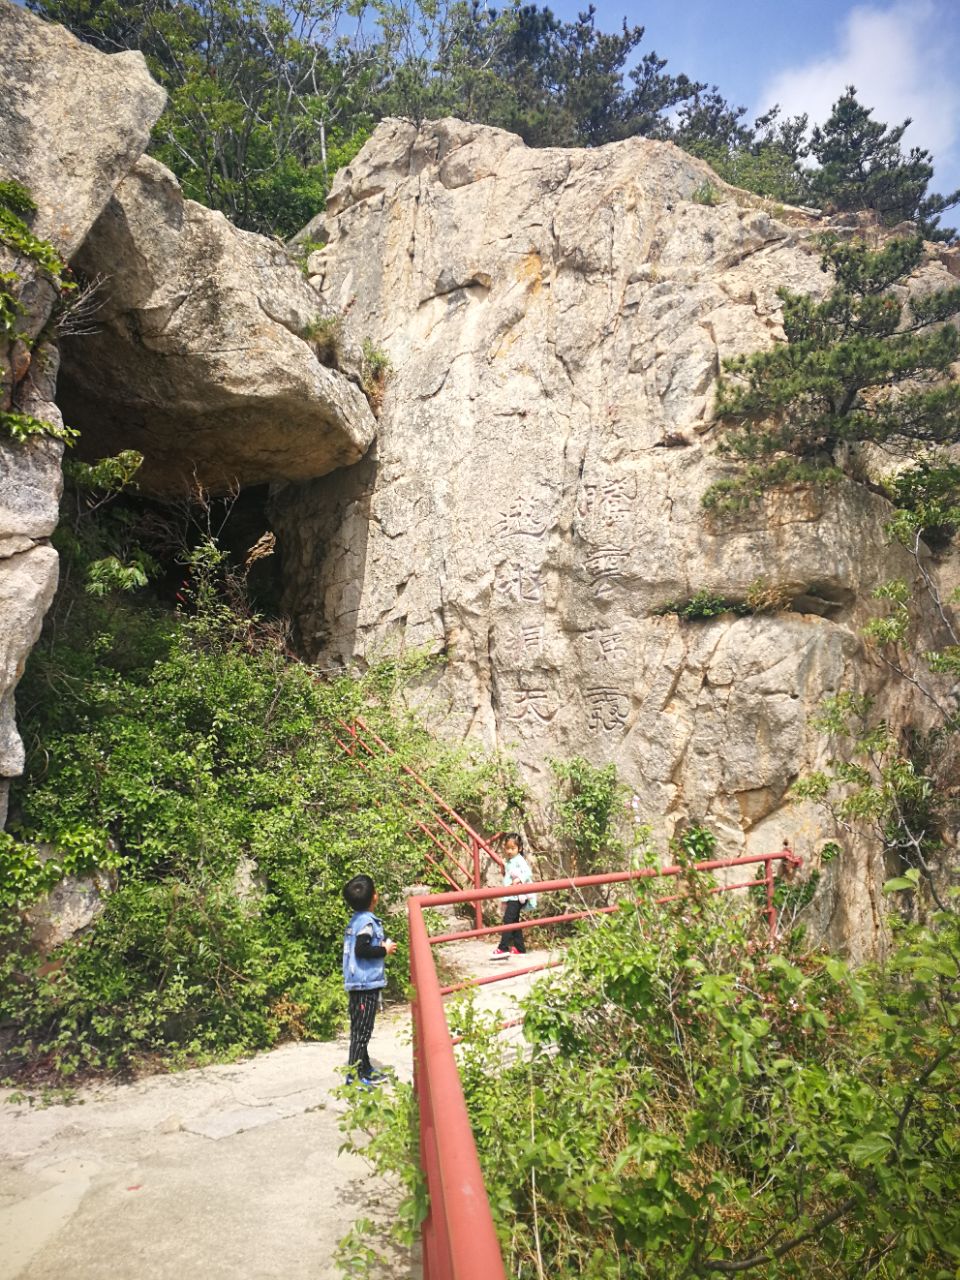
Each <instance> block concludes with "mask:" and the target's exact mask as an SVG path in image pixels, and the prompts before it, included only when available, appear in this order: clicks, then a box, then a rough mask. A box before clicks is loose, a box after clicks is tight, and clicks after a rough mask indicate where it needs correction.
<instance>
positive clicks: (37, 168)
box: [0, 0, 165, 827]
mask: <svg viewBox="0 0 960 1280" xmlns="http://www.w3.org/2000/svg"><path fill="white" fill-rule="evenodd" d="M164 102H165V95H164V92H163V90H162V89H161V88H160V86H159V85H158V84H156V83H155V82H154V81H153V80H152V79H151V77H150V75H149V73H148V71H147V68H146V64H145V62H144V60H143V58H142V56H141V55H140V54H139V53H124V54H117V55H114V56H109V57H108V56H107V55H105V54H102V53H98V52H97V51H96V50H95V49H91V48H90V47H89V46H87V45H84V44H81V42H80V41H79V40H76V39H75V38H74V37H73V36H71V35H69V34H68V32H66V31H65V30H64V29H63V28H62V27H55V26H51V25H50V24H48V23H45V22H41V21H40V20H39V19H37V18H35V17H33V16H32V15H31V14H29V13H27V12H26V11H25V10H24V9H22V8H21V7H20V6H19V5H14V4H10V3H9V0H0V179H5V180H11V179H12V180H14V181H16V182H18V183H20V184H21V185H22V186H23V187H25V188H27V190H28V191H29V193H30V195H31V196H32V198H33V200H34V201H35V202H36V205H37V211H36V214H35V215H34V216H33V217H32V219H31V228H30V229H31V231H32V232H33V234H34V235H35V236H37V237H38V238H41V239H44V240H47V241H48V242H50V243H51V244H52V245H53V246H54V247H55V248H56V249H57V250H58V251H59V252H60V253H61V254H62V255H63V256H64V257H68V256H69V255H70V254H72V253H73V252H74V250H75V249H76V248H77V246H78V245H79V244H80V242H81V240H82V239H83V237H84V236H85V235H86V234H87V232H88V231H89V229H90V227H91V226H92V225H93V223H94V221H95V220H96V218H97V217H98V216H99V214H100V211H101V210H102V208H103V206H104V205H105V204H106V202H107V200H108V199H109V198H110V195H111V192H112V191H113V189H114V187H115V186H116V185H117V183H118V182H119V181H120V179H121V178H122V177H123V176H124V174H125V173H126V172H127V171H128V170H129V169H130V167H131V165H132V164H133V163H134V162H135V161H136V159H137V157H138V156H139V155H140V154H141V152H142V151H143V148H144V147H145V146H146V144H147V140H148V138H149V136H150V130H151V128H152V126H153V124H154V121H155V120H156V119H157V117H158V116H159V114H160V112H161V111H162V110H163V105H164ZM0 272H3V273H9V274H10V275H12V279H10V278H9V276H8V279H7V281H6V283H5V287H6V288H7V289H8V291H10V292H12V293H13V294H14V295H16V296H18V298H19V302H20V306H21V309H22V314H21V316H20V318H19V320H18V330H19V333H20V334H21V335H23V336H18V338H17V339H16V340H15V341H11V342H9V343H2V342H0V410H2V411H4V412H9V411H10V410H11V409H12V410H15V411H17V412H20V413H26V414H30V415H32V416H33V417H35V418H39V419H41V420H42V421H45V422H49V423H52V424H53V425H55V426H62V418H61V416H60V411H59V409H58V408H57V407H56V405H55V404H54V402H53V400H54V388H55V384H56V372H57V351H56V347H55V346H54V345H53V344H52V343H51V342H49V341H47V340H46V339H41V340H39V341H37V338H38V335H40V334H41V331H42V330H43V329H44V327H45V326H46V325H47V323H48V320H49V318H50V314H51V310H52V308H53V306H54V304H55V303H56V301H57V290H56V289H55V287H54V285H53V284H52V283H51V281H50V280H49V279H48V278H47V277H46V275H45V274H44V272H43V271H42V270H41V269H40V267H39V266H38V265H37V263H36V262H35V261H33V260H32V259H31V258H30V257H27V256H23V255H20V254H18V253H16V252H14V251H13V250H12V249H11V248H9V247H7V246H3V245H0ZM62 451H63V446H62V445H61V444H59V443H57V442H56V441H54V440H51V439H44V438H36V439H34V440H33V441H30V442H27V443H18V442H15V441H13V440H12V439H9V438H7V437H5V436H4V435H3V434H2V433H0V827H2V825H3V822H4V818H5V816H6V806H7V789H8V783H7V779H8V778H9V777H11V776H14V775H16V774H18V773H19V772H20V770H21V768H22V764H23V746H22V743H21V742H20V738H19V735H18V734H17V731H16V725H15V719H14V689H15V686H16V684H17V681H18V680H19V678H20V675H21V673H22V671H23V665H24V662H25V661H26V657H27V655H28V653H29V651H30V649H31V647H32V645H33V644H34V643H35V641H36V639H37V636H38V635H39V633H40V628H41V625H42V622H43V616H44V614H45V612H46V610H47V608H48V607H49V605H50V602H51V600H52V599H53V595H54V592H55V590H56V586H57V555H56V552H55V551H54V550H53V548H52V547H51V546H50V543H49V538H50V535H51V534H52V533H53V530H54V528H55V527H56V523H57V508H58V503H59V498H60V489H61V473H60V459H61V454H62Z"/></svg>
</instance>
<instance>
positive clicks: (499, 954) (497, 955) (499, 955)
mask: <svg viewBox="0 0 960 1280" xmlns="http://www.w3.org/2000/svg"><path fill="white" fill-rule="evenodd" d="M509 954H510V952H509V951H501V950H500V948H499V947H497V949H496V951H495V952H494V953H493V955H492V956H491V957H490V959H491V960H506V958H507V956H508V955H509Z"/></svg>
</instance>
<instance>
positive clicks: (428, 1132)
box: [407, 844, 800, 1280]
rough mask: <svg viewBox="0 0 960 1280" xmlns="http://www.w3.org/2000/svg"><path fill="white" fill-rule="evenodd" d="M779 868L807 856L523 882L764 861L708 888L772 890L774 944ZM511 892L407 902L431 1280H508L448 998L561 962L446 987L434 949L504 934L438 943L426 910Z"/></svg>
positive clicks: (611, 880) (427, 1279)
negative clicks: (748, 874) (754, 872)
mask: <svg viewBox="0 0 960 1280" xmlns="http://www.w3.org/2000/svg"><path fill="white" fill-rule="evenodd" d="M776 862H784V863H785V864H786V865H787V866H788V867H791V868H792V867H796V866H799V864H800V859H799V858H798V857H797V856H796V855H795V854H794V853H793V852H792V850H791V849H789V848H788V847H787V846H786V844H785V845H784V848H783V849H781V850H780V851H779V852H778V853H758V854H748V855H746V856H744V857H741V858H712V859H710V860H709V861H705V862H698V863H695V864H694V865H693V866H690V867H681V866H679V865H677V864H673V865H670V866H666V867H643V868H641V869H639V870H637V871H617V872H611V873H609V874H607V875H593V876H574V877H571V878H569V879H561V880H546V881H540V882H538V883H535V884H531V885H525V886H524V890H525V892H527V893H538V894H539V893H552V892H555V891H559V890H569V889H581V888H587V887H589V886H591V885H599V884H624V883H626V882H628V881H631V880H645V879H651V878H653V877H659V876H664V877H670V876H679V875H684V874H687V873H689V872H691V871H718V870H720V869H721V868H723V867H739V866H756V865H758V864H759V863H763V864H764V875H763V877H762V879H759V880H745V881H738V882H737V883H736V884H730V885H718V886H716V887H714V888H711V889H710V890H709V892H711V893H729V892H732V891H733V890H736V889H742V888H745V887H748V886H750V885H754V884H763V885H765V886H766V890H767V892H766V898H767V905H766V909H765V911H764V914H765V915H766V917H767V921H768V926H769V929H770V940H771V944H773V943H774V942H775V941H776V933H777V911H776V907H775V905H774V896H773V895H774V876H773V866H774V863H776ZM511 893H516V887H515V886H514V887H512V888H511V887H504V888H488V889H480V888H473V889H464V890H460V891H458V892H454V893H437V894H430V895H428V896H427V895H423V896H417V897H412V898H409V899H408V900H407V910H408V913H409V918H410V979H411V983H412V986H413V1003H412V1014H413V1064H414V1090H415V1093H416V1097H417V1104H418V1108H419V1116H420V1164H421V1168H422V1170H423V1173H424V1176H425V1178H426V1183H427V1194H428V1198H429V1210H428V1213H427V1217H426V1218H425V1220H424V1223H423V1227H422V1239H423V1275H424V1280H506V1273H505V1271H504V1269H503V1259H502V1257H501V1254H500V1246H499V1244H498V1242H497V1233H496V1228H495V1227H494V1224H493V1217H492V1215H491V1213H490V1203H489V1201H488V1199H487V1190H486V1187H485V1186H484V1183H483V1174H482V1172H481V1169H480V1160H479V1157H478V1155H477V1148H476V1143H475V1141H474V1137H473V1131H472V1129H471V1127H470V1118H469V1116H468V1115H467V1106H466V1101H465V1099H464V1096H463V1088H462V1086H461V1084H460V1075H459V1072H458V1070H457V1062H456V1058H455V1056H454V1052H453V1044H454V1042H453V1039H452V1037H451V1035H450V1029H449V1027H448V1026H447V1020H446V1015H445V1013H444V1009H443V996H444V994H448V993H450V992H452V991H457V990H460V989H461V988H462V987H466V986H480V985H486V984H487V983H491V982H502V981H503V980H504V979H505V978H513V977H517V976H519V975H520V974H523V973H534V972H537V971H538V970H540V969H544V968H549V967H551V966H552V965H555V964H559V963H561V962H560V961H546V962H543V963H540V964H536V965H530V966H527V967H526V968H522V969H512V970H510V971H509V972H507V973H504V972H502V971H500V972H498V973H496V974H492V975H490V976H489V977H485V978H477V979H472V980H471V981H469V982H464V983H459V984H457V985H455V986H448V987H441V986H440V981H439V978H438V977H437V969H436V965H435V964H434V959H433V950H432V948H433V946H434V945H437V944H439V943H441V942H446V941H453V940H454V939H458V938H468V937H482V936H485V935H487V934H490V933H496V932H498V928H497V927H489V926H488V927H487V928H482V927H479V928H477V929H472V930H466V931H461V932H457V933H448V934H440V935H437V936H435V937H433V938H431V937H430V936H429V935H428V933H427V927H426V923H425V921H424V918H423V911H424V908H426V907H442V906H451V905H457V904H459V903H464V902H472V903H474V904H475V906H476V907H477V909H478V911H479V906H480V903H481V902H487V901H490V900H491V899H494V898H504V897H507V896H508V895H509V894H511ZM676 896H679V895H668V896H667V897H664V898H660V899H658V901H662V902H666V901H672V900H673V899H674V897H676ZM619 905H620V904H615V905H613V906H608V907H599V908H597V909H596V910H595V911H580V912H568V913H566V914H563V915H558V916H549V917H540V918H535V919H532V920H525V921H522V922H518V923H517V925H515V926H511V927H513V928H521V929H531V928H537V927H543V926H544V925H545V924H548V923H559V922H560V921H567V920H577V919H583V918H584V917H585V916H591V915H601V914H606V913H608V912H611V911H616V910H617V909H618V906H619ZM516 1022H517V1020H516V1019H514V1021H513V1023H512V1024H506V1025H516Z"/></svg>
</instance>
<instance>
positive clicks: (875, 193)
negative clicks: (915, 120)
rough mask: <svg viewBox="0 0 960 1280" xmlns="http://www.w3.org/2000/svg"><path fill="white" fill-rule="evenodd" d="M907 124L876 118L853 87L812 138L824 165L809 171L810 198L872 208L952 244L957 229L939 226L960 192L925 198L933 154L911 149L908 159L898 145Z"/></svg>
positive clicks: (886, 219) (886, 220) (888, 220)
mask: <svg viewBox="0 0 960 1280" xmlns="http://www.w3.org/2000/svg"><path fill="white" fill-rule="evenodd" d="M909 124H910V120H909V119H907V120H904V122H903V124H900V125H895V126H893V127H890V126H888V125H885V124H881V123H880V122H879V121H878V120H874V119H873V111H872V110H871V109H870V108H869V107H865V106H863V105H862V103H861V102H860V101H859V100H858V99H857V91H856V88H855V87H854V86H853V85H850V86H849V87H848V88H847V91H846V93H844V94H843V96H842V97H840V98H838V99H837V101H836V102H835V103H834V105H833V111H832V113H831V115H830V117H829V119H827V120H826V121H825V122H824V123H823V124H822V125H817V127H816V128H815V129H814V130H813V133H812V134H811V138H810V149H809V153H810V155H812V156H813V158H814V159H815V160H816V161H817V162H818V164H819V166H820V167H819V168H818V169H815V170H810V171H808V180H809V187H810V192H811V195H812V197H813V198H814V199H815V200H817V201H820V202H822V203H824V204H826V205H827V206H829V207H832V208H833V209H838V210H844V209H872V210H873V211H874V212H875V213H876V214H877V216H878V217H879V219H880V221H881V222H882V223H883V224H884V225H885V226H894V225H896V224H897V223H898V222H904V221H907V222H915V223H916V224H917V226H918V227H919V229H920V231H921V233H922V234H923V235H924V236H926V238H927V239H928V240H950V239H952V238H953V235H954V231H953V230H952V229H949V228H946V227H940V226H939V225H938V224H939V221H940V214H942V213H943V212H944V211H945V210H947V209H950V208H952V207H953V206H954V205H955V204H957V202H958V201H960V190H957V191H953V192H951V193H950V194H949V195H947V196H939V195H928V194H927V188H928V187H929V185H930V182H931V180H932V178H933V165H932V162H931V156H930V153H929V151H924V150H923V149H922V148H921V147H912V148H911V149H910V151H909V152H908V153H907V154H906V155H904V153H903V151H902V150H901V147H900V143H901V141H902V140H903V135H904V133H905V132H906V129H907V127H908V126H909Z"/></svg>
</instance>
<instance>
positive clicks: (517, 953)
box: [510, 947, 527, 956]
mask: <svg viewBox="0 0 960 1280" xmlns="http://www.w3.org/2000/svg"><path fill="white" fill-rule="evenodd" d="M510 954H511V955H512V956H525V955H526V954H527V953H526V952H525V951H521V950H520V948H519V947H511V948H510Z"/></svg>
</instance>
